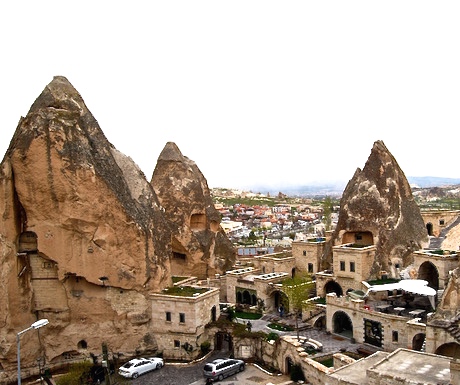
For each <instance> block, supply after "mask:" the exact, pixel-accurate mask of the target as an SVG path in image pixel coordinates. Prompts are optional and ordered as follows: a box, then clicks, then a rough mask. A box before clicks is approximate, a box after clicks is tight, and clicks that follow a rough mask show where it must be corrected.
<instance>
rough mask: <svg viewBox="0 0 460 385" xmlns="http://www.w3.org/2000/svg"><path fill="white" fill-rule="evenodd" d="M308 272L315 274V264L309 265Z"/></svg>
mask: <svg viewBox="0 0 460 385" xmlns="http://www.w3.org/2000/svg"><path fill="white" fill-rule="evenodd" d="M308 272H309V273H313V263H309V264H308Z"/></svg>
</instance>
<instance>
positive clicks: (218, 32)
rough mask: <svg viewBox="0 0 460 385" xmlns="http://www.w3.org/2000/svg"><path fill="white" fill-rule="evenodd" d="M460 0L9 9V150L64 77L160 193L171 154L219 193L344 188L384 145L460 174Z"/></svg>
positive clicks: (5, 47) (4, 69)
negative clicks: (158, 177)
mask: <svg viewBox="0 0 460 385" xmlns="http://www.w3.org/2000/svg"><path fill="white" fill-rule="evenodd" d="M459 11H460V2H458V1H402V0H398V1H369V0H366V1H345V0H341V1H306V0H304V1H276V2H275V1H268V0H265V1H250V0H245V1H217V0H213V1H194V0H187V1H171V0H164V1H135V0H134V1H130V2H127V1H95V0H93V1H47V0H40V1H4V2H2V4H1V5H0V12H1V13H0V14H1V16H0V17H1V22H0V34H1V47H2V48H1V49H2V61H1V62H2V64H1V73H0V79H1V87H0V102H1V104H0V105H1V113H0V124H1V126H0V135H1V138H0V139H1V140H0V144H1V148H0V151H1V152H2V154H4V153H5V151H6V149H7V147H8V144H9V142H10V140H11V138H12V136H13V133H14V131H15V129H16V126H17V124H18V121H19V119H20V117H21V116H25V115H26V114H27V112H28V110H29V108H30V106H31V105H32V103H33V102H34V101H35V99H36V98H37V97H38V96H39V94H40V93H41V92H42V90H43V89H44V88H45V87H46V85H47V84H48V83H49V82H51V80H52V79H53V76H55V75H62V76H65V77H67V79H68V80H69V81H70V83H72V84H73V86H74V87H75V88H76V89H77V91H79V92H80V94H81V96H82V97H83V99H84V101H85V103H86V105H87V107H88V108H89V110H90V111H91V112H92V113H93V115H94V117H95V118H96V119H97V120H98V122H99V125H100V127H101V129H102V130H103V132H104V133H105V135H106V137H107V139H108V140H109V141H110V142H111V143H112V144H113V145H114V146H115V147H116V148H117V149H118V150H120V151H121V152H123V153H124V154H125V155H127V156H130V157H131V158H132V159H133V160H134V161H135V162H136V163H137V164H138V165H139V167H140V168H141V169H142V171H143V172H144V173H145V175H146V177H147V179H148V180H150V178H151V175H152V173H153V170H154V168H155V165H156V162H157V159H158V156H159V155H160V153H161V151H162V149H163V147H164V146H165V144H166V143H167V142H169V141H172V142H175V143H176V144H177V146H178V147H179V149H180V150H181V152H182V154H183V155H185V156H187V157H188V158H190V159H191V160H193V161H195V162H196V164H197V166H198V167H199V168H200V170H201V171H202V173H203V174H204V176H205V178H206V179H207V181H208V185H209V187H240V188H245V187H248V186H251V185H254V184H258V185H260V184H266V185H278V184H281V183H286V184H290V185H298V184H308V183H309V182H312V181H317V180H345V181H348V180H349V179H350V178H352V177H353V174H354V172H355V170H356V168H358V167H359V168H363V167H364V165H365V162H366V161H367V158H368V157H369V155H370V152H371V149H372V146H373V143H374V142H375V141H376V140H383V142H384V143H385V145H386V146H387V148H388V149H389V151H390V152H391V153H392V154H393V156H394V157H395V158H396V160H397V162H398V164H399V166H400V167H401V168H402V170H403V171H404V173H405V175H406V176H439V177H452V178H458V177H460V167H459V140H458V139H459V137H460V134H459V124H460V114H459V111H460V109H459V107H460V44H459V43H460V41H459V40H460V22H459V20H460V12H459Z"/></svg>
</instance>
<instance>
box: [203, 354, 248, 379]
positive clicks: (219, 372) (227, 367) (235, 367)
mask: <svg viewBox="0 0 460 385" xmlns="http://www.w3.org/2000/svg"><path fill="white" fill-rule="evenodd" d="M244 368H245V363H244V361H243V360H236V359H231V358H218V359H216V360H214V361H212V362H208V363H207V364H206V365H204V368H203V374H204V377H205V378H210V379H211V380H212V381H222V380H223V379H224V378H225V377H228V376H231V375H233V374H236V373H238V372H242V371H243V370H244Z"/></svg>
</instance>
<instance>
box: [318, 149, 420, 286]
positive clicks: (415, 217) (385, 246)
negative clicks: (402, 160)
mask: <svg viewBox="0 0 460 385" xmlns="http://www.w3.org/2000/svg"><path fill="white" fill-rule="evenodd" d="M359 232H362V233H365V232H368V233H369V232H370V233H371V234H372V238H373V244H375V245H376V255H375V261H374V265H373V268H372V272H371V275H372V276H371V277H369V278H376V277H377V274H378V273H379V271H381V270H385V271H387V272H389V273H390V275H391V276H396V275H397V272H396V269H395V265H396V264H397V263H399V264H400V267H402V266H408V265H409V264H410V263H411V262H412V261H411V260H410V258H411V257H410V255H411V253H412V251H414V250H418V249H421V248H423V247H425V246H426V245H427V244H428V235H427V231H426V228H425V224H424V222H423V218H422V216H421V214H420V209H419V207H418V206H417V204H416V202H415V200H414V199H413V196H412V191H411V188H410V185H409V183H408V181H407V179H406V177H405V175H404V173H403V171H402V170H401V168H400V167H399V165H398V163H397V162H396V160H395V158H394V157H393V155H391V153H390V152H389V151H388V149H387V148H386V146H385V144H384V143H383V142H382V141H376V142H375V143H374V146H373V148H372V151H371V154H370V156H369V158H368V160H367V162H366V164H365V166H364V168H363V170H360V169H359V168H358V169H357V170H356V172H355V174H354V175H353V178H352V179H351V180H350V181H349V182H348V184H347V186H346V188H345V190H344V192H343V195H342V198H341V205H340V212H339V221H338V223H337V227H336V229H335V231H334V233H333V234H332V238H331V242H332V246H337V245H341V244H342V243H347V240H346V239H347V237H346V234H347V233H359ZM330 252H331V250H330V248H329V250H328V252H327V253H325V260H324V261H323V263H324V266H326V267H328V266H330V263H331V261H330V256H331V253H330Z"/></svg>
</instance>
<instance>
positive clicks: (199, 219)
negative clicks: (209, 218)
mask: <svg viewBox="0 0 460 385" xmlns="http://www.w3.org/2000/svg"><path fill="white" fill-rule="evenodd" d="M190 228H191V229H192V230H193V231H201V230H206V215H205V214H192V216H191V217H190Z"/></svg>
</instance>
